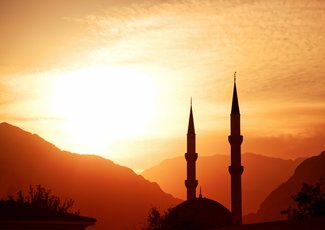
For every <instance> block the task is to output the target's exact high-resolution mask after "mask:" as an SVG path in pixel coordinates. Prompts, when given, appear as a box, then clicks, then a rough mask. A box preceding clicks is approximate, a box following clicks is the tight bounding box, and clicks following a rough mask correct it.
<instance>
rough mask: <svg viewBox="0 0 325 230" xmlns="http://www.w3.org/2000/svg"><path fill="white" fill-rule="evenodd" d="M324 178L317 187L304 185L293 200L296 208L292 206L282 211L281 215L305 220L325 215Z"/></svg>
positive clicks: (291, 218)
mask: <svg viewBox="0 0 325 230" xmlns="http://www.w3.org/2000/svg"><path fill="white" fill-rule="evenodd" d="M323 182H324V180H323V178H321V179H320V181H319V182H317V183H316V184H315V185H308V184H306V183H304V184H303V185H302V188H301V190H300V191H299V192H298V193H297V194H296V195H294V196H292V199H293V200H294V201H295V203H296V206H297V207H296V208H292V207H291V206H290V207H289V208H288V209H286V210H283V211H281V214H286V215H288V219H290V220H295V219H304V218H309V217H314V216H324V215H325V192H322V186H323Z"/></svg>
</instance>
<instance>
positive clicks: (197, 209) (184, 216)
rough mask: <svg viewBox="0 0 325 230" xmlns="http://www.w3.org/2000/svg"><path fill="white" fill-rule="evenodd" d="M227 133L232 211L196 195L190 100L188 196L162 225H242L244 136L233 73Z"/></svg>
mask: <svg viewBox="0 0 325 230" xmlns="http://www.w3.org/2000/svg"><path fill="white" fill-rule="evenodd" d="M230 127H231V128H230V130H231V132H230V136H229V137H228V141H229V143H230V145H231V164H230V166H229V173H230V175H231V212H230V211H229V210H228V209H227V208H226V207H224V206H223V205H222V204H220V203H218V202H217V201H214V200H211V199H208V198H203V197H202V194H201V189H200V194H199V197H196V188H197V185H198V180H197V179H196V160H197V158H198V154H197V153H196V137H195V135H196V134H195V128H194V119H193V111H192V102H191V107H190V116H189V123H188V131H187V152H186V153H185V159H186V162H187V178H186V180H185V186H186V189H187V200H186V201H184V202H182V203H181V204H179V205H177V206H176V207H174V208H173V209H171V211H170V212H169V213H168V214H167V216H166V218H165V221H164V223H163V225H164V226H163V229H168V230H174V229H175V230H176V229H177V230H182V229H184V230H185V229H186V230H191V229H192V230H194V229H215V228H221V227H225V226H230V225H241V223H242V192H241V175H242V173H243V170H244V167H243V166H242V165H241V143H242V141H243V136H242V135H241V134H240V112H239V104H238V96H237V88H236V73H235V75H234V89H233V97H232V106H231V114H230Z"/></svg>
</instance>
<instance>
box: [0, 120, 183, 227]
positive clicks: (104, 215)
mask: <svg viewBox="0 0 325 230" xmlns="http://www.w3.org/2000/svg"><path fill="white" fill-rule="evenodd" d="M0 162H1V165H0V185H1V186H0V198H6V197H7V195H9V194H11V195H13V194H15V193H16V192H17V191H18V190H20V189H23V190H27V189H28V186H29V185H30V184H33V185H35V184H42V185H43V186H45V187H46V188H48V189H51V190H52V192H53V194H56V195H58V196H60V197H62V198H72V199H74V200H75V208H76V209H80V210H81V214H82V215H85V216H90V217H94V218H97V220H98V222H97V224H96V225H95V227H93V229H114V230H118V229H139V228H140V227H141V226H142V225H143V223H144V221H145V218H146V216H147V214H148V210H149V209H150V208H151V207H152V206H158V207H160V208H161V209H166V208H168V207H172V206H175V205H176V204H177V203H179V202H180V200H178V199H176V198H174V197H172V196H171V195H169V194H166V193H164V192H163V191H162V190H161V189H160V187H159V186H158V185H157V184H156V183H152V182H149V181H147V180H145V179H144V178H143V177H142V176H139V175H136V174H135V173H134V172H133V171H132V170H130V169H128V168H126V167H123V166H120V165H116V164H114V163H113V162H112V161H110V160H106V159H104V158H101V157H98V156H94V155H79V154H74V153H70V152H66V151H61V150H60V149H58V148H56V147H55V146H54V145H52V144H50V143H48V142H46V141H45V140H43V139H42V138H41V137H39V136H37V135H35V134H31V133H28V132H25V131H23V130H21V129H19V128H18V127H14V126H12V125H10V124H7V123H1V124H0Z"/></svg>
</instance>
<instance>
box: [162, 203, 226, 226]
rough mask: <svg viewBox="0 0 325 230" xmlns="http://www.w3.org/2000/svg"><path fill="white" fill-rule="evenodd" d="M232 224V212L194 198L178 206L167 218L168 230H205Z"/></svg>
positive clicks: (216, 204) (218, 204)
mask: <svg viewBox="0 0 325 230" xmlns="http://www.w3.org/2000/svg"><path fill="white" fill-rule="evenodd" d="M231 224H232V217H231V212H230V211H229V210H228V209H227V208H225V207H224V206H223V205H221V204H220V203H218V202H216V201H214V200H211V199H208V198H202V197H199V198H193V199H190V200H187V201H184V202H183V203H181V204H179V205H177V206H176V207H175V208H173V209H172V210H171V211H170V212H169V213H168V215H167V216H166V218H165V221H164V224H163V229H166V230H203V229H211V228H221V227H224V226H229V225H231Z"/></svg>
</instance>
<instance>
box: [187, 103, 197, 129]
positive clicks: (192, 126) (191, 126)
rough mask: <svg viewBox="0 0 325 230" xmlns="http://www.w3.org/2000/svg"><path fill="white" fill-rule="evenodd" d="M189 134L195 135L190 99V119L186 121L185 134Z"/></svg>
mask: <svg viewBox="0 0 325 230" xmlns="http://www.w3.org/2000/svg"><path fill="white" fill-rule="evenodd" d="M189 133H191V134H195V128H194V119H193V111H192V98H191V109H190V119H189V121H188V130H187V134H189Z"/></svg>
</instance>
